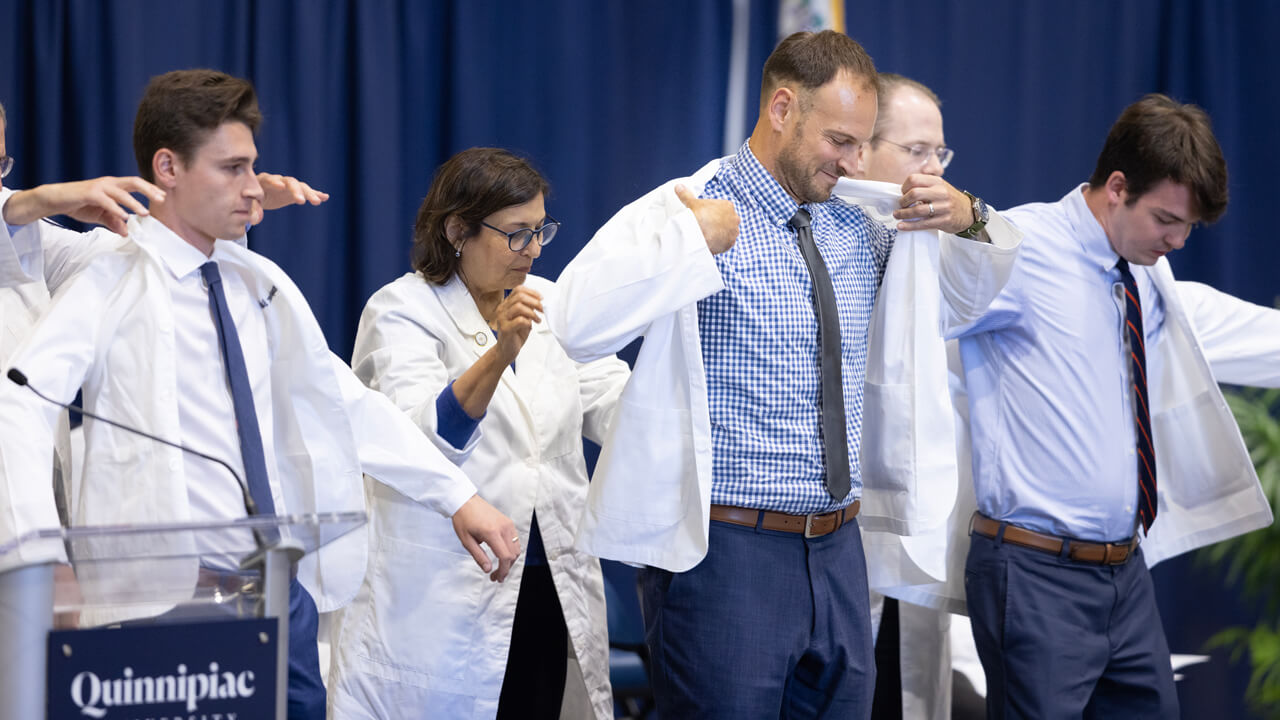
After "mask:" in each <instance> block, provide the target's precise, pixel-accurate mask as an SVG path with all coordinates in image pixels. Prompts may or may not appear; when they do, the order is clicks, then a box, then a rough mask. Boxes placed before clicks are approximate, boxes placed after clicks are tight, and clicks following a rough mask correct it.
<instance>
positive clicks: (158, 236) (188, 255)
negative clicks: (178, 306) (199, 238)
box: [129, 215, 243, 281]
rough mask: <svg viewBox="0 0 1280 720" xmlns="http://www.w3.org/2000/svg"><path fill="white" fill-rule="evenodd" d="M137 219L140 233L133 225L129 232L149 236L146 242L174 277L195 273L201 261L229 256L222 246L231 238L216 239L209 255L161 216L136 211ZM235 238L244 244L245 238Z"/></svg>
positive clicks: (138, 236)
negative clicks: (138, 213)
mask: <svg viewBox="0 0 1280 720" xmlns="http://www.w3.org/2000/svg"><path fill="white" fill-rule="evenodd" d="M134 223H136V224H137V231H138V232H137V234H134V232H133V229H134V228H131V232H129V236H131V237H134V240H137V238H146V240H145V241H143V243H145V245H146V246H147V247H150V249H151V250H152V251H154V252H155V254H156V255H159V256H160V261H161V263H163V264H164V266H165V268H166V269H168V270H169V272H170V273H172V274H173V277H174V278H177V279H179V281H180V279H182V278H186V277H187V275H189V274H192V273H195V272H196V270H198V269H200V266H201V265H204V264H205V263H209V261H220V260H227V259H229V256H228V255H227V252H225V251H224V250H223V247H224V243H225V242H228V241H224V240H215V241H214V254H212V255H210V256H209V258H205V254H204V252H201V251H198V250H196V247H195V246H193V245H191V243H189V242H187V241H186V240H183V238H182V237H179V236H178V233H175V232H173V231H172V229H169V225H165V224H164V223H161V222H160V220H157V219H155V218H152V217H150V215H134ZM230 242H236V243H237V245H243V242H242V241H230Z"/></svg>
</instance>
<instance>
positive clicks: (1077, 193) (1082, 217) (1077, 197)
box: [1062, 183, 1120, 272]
mask: <svg viewBox="0 0 1280 720" xmlns="http://www.w3.org/2000/svg"><path fill="white" fill-rule="evenodd" d="M1088 186H1089V185H1088V183H1082V184H1081V185H1080V186H1079V187H1077V188H1075V189H1074V190H1072V191H1071V192H1069V193H1067V195H1066V197H1064V198H1062V202H1063V204H1064V205H1065V206H1066V209H1067V220H1068V221H1069V222H1070V223H1071V228H1072V230H1074V231H1075V232H1074V234H1075V236H1076V239H1077V240H1079V241H1080V249H1081V250H1083V251H1084V255H1085V257H1086V258H1088V259H1089V262H1090V263H1092V264H1094V265H1096V266H1097V267H1098V268H1099V269H1100V270H1102V271H1103V272H1110V271H1111V270H1114V269H1115V267H1116V263H1117V262H1119V261H1120V256H1119V255H1117V254H1116V251H1115V248H1113V247H1111V240H1110V239H1108V238H1107V231H1105V230H1103V229H1102V225H1101V224H1100V223H1099V222H1098V218H1096V217H1094V216H1093V211H1091V210H1090V209H1089V204H1088V203H1086V202H1085V201H1084V189H1085V188H1086V187H1088Z"/></svg>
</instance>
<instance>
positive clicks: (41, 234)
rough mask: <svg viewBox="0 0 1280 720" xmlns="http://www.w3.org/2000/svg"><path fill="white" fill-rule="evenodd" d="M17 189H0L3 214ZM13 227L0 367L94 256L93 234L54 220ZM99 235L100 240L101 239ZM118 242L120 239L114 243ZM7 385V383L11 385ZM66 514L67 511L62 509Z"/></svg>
mask: <svg viewBox="0 0 1280 720" xmlns="http://www.w3.org/2000/svg"><path fill="white" fill-rule="evenodd" d="M14 192H15V191H14V190H11V189H9V188H0V210H2V209H3V208H4V204H5V203H7V202H8V201H9V198H10V197H11V196H12V195H13V193H14ZM10 230H11V228H10V226H9V225H6V224H4V223H2V222H0V366H7V364H8V361H9V356H10V355H12V354H13V353H14V351H15V350H17V349H18V345H20V344H21V343H22V341H23V339H25V338H26V336H27V333H29V332H31V328H33V327H35V324H36V321H37V320H39V319H40V316H41V315H42V314H43V313H44V311H45V308H47V307H48V306H49V294H50V292H51V291H52V290H53V289H55V288H57V287H58V286H59V285H60V284H61V283H62V282H64V281H65V280H66V279H67V278H68V277H69V276H70V273H71V272H72V270H73V269H74V268H75V267H76V266H77V265H78V264H79V263H81V262H83V260H84V259H85V258H86V257H88V256H89V254H90V251H91V248H90V246H89V243H88V242H87V239H88V237H89V236H88V235H87V234H81V233H77V232H74V231H72V230H68V229H66V228H63V227H61V226H59V225H56V224H54V223H52V222H49V221H37V222H34V223H31V224H30V225H24V226H15V227H14V228H12V230H13V232H12V233H11V232H10ZM95 237H96V236H95ZM112 238H115V239H114V240H113V239H112ZM97 239H98V240H99V243H98V244H99V246H101V245H102V244H103V243H106V247H105V248H102V247H99V248H98V250H97V251H98V252H101V251H102V250H104V249H110V248H111V247H114V246H115V245H116V241H117V240H119V239H120V238H118V237H117V236H114V235H112V236H108V237H104V238H97ZM5 382H7V381H5ZM69 431H70V427H69V425H68V423H67V417H66V414H65V413H63V414H62V415H61V416H60V417H59V419H58V430H57V434H56V436H55V441H54V452H55V456H56V461H55V463H54V479H53V482H54V486H55V487H56V488H59V492H60V493H61V495H62V497H60V498H59V502H64V501H65V499H66V496H67V494H68V493H69V491H70V490H69V486H68V483H69V481H70V473H71V468H72V462H71V443H70V437H69ZM60 512H61V513H63V514H65V512H66V508H65V507H62V508H60Z"/></svg>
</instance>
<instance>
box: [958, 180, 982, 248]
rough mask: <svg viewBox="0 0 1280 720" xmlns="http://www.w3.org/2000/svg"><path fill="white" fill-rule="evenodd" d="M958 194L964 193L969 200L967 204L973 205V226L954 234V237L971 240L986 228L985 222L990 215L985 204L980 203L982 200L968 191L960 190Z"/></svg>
mask: <svg viewBox="0 0 1280 720" xmlns="http://www.w3.org/2000/svg"><path fill="white" fill-rule="evenodd" d="M960 192H962V193H964V194H965V196H966V197H968V198H969V202H970V203H972V204H973V224H972V225H970V226H969V227H967V228H965V229H964V230H961V231H960V232H958V233H956V237H962V238H966V239H968V240H972V239H974V238H976V237H978V233H980V232H982V228H984V227H986V226H987V221H988V220H990V219H991V214H990V212H988V210H987V204H986V203H985V202H983V201H982V198H980V197H978V196H976V195H974V194H973V193H971V192H969V191H968V190H961V191H960Z"/></svg>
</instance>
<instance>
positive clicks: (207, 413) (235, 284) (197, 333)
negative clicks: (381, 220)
mask: <svg viewBox="0 0 1280 720" xmlns="http://www.w3.org/2000/svg"><path fill="white" fill-rule="evenodd" d="M139 241H141V242H146V243H149V244H150V245H151V246H152V248H153V249H154V250H155V251H156V254H157V255H158V256H159V257H160V260H161V262H162V263H163V264H164V267H165V269H166V270H167V271H168V272H169V273H170V274H171V275H172V276H173V282H172V283H170V284H169V294H170V297H171V298H172V299H173V326H174V349H175V356H176V358H177V360H178V362H177V364H176V365H175V370H176V372H177V376H178V388H179V390H178V423H179V427H178V428H176V430H177V431H178V432H177V433H170V432H163V430H164V429H163V428H154V429H153V430H154V431H161V432H160V434H161V435H162V436H167V437H172V436H174V435H177V436H178V437H180V438H181V442H182V444H183V445H186V446H187V447H189V448H193V449H195V450H198V451H200V452H203V453H205V454H207V455H212V456H213V457H216V458H218V459H220V460H223V461H225V462H226V463H227V464H228V465H230V466H231V467H232V468H233V469H234V470H235V472H236V474H237V475H238V476H239V477H240V478H241V479H244V478H245V472H244V459H243V456H242V454H241V450H240V438H239V435H238V434H237V432H236V415H235V406H234V404H233V403H232V399H231V388H230V385H229V384H228V382H227V373H226V367H225V363H224V362H223V359H222V349H221V348H220V347H219V345H218V335H217V326H216V325H215V324H214V320H213V316H212V313H211V312H210V309H209V289H208V287H207V286H206V285H205V282H204V278H203V277H202V276H201V273H200V266H201V265H203V264H205V263H206V262H209V261H214V262H217V261H218V260H219V259H220V258H225V255H226V252H225V250H223V249H222V248H223V247H224V245H223V243H218V244H217V245H215V246H214V251H213V254H212V255H211V256H209V257H206V256H205V255H204V253H202V252H200V251H199V250H197V249H196V248H195V247H194V246H192V245H191V244H190V243H188V242H186V241H185V240H183V239H182V238H180V237H178V236H177V235H176V234H174V233H173V232H172V231H170V230H169V229H168V228H167V227H165V226H164V225H162V224H160V223H156V224H155V227H154V228H153V232H151V233H148V234H147V235H146V236H145V238H139ZM243 272H247V269H246V268H244V267H243V266H238V265H234V264H225V263H220V264H219V273H220V275H221V277H222V286H223V291H224V293H225V295H226V298H227V306H228V309H229V310H230V313H231V318H232V321H233V322H234V323H235V326H236V334H237V335H238V336H239V338H240V347H241V349H242V350H243V352H244V361H245V368H246V370H247V372H248V375H249V385H250V387H251V389H252V392H253V405H254V411H255V412H256V414H257V416H258V427H259V428H260V429H261V434H262V449H263V452H264V456H265V457H267V458H271V457H274V456H275V447H274V442H273V439H274V438H273V434H272V432H271V429H272V425H273V423H272V422H271V418H272V412H271V374H270V372H269V370H270V368H269V364H268V361H269V358H268V348H267V335H266V323H265V322H264V320H263V315H262V309H261V308H260V307H258V303H257V301H256V300H255V299H254V298H253V297H252V296H251V295H250V294H249V289H248V286H247V285H246V284H245V280H244V278H243V277H241V273H243ZM182 464H183V472H184V474H185V475H186V477H187V497H188V499H189V500H190V507H191V520H192V521H193V522H201V521H218V520H231V519H235V518H241V517H244V516H245V515H246V510H245V503H244V493H243V491H242V490H241V487H240V485H239V482H238V481H237V480H236V478H233V477H231V476H230V475H229V474H228V473H227V470H226V468H224V467H222V466H221V465H218V464H217V463H213V462H210V461H208V460H205V459H204V458H201V457H199V456H197V455H193V454H190V453H184V454H183V455H182ZM269 471H270V464H268V472H269ZM206 539H207V540H212V538H208V537H207V536H206V535H203V534H201V535H198V536H197V547H201V548H202V550H203V551H213V550H215V549H216V548H215V547H214V546H213V545H216V544H217V543H216V542H215V543H212V544H211V543H206V542H204V541H205V540H206Z"/></svg>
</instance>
